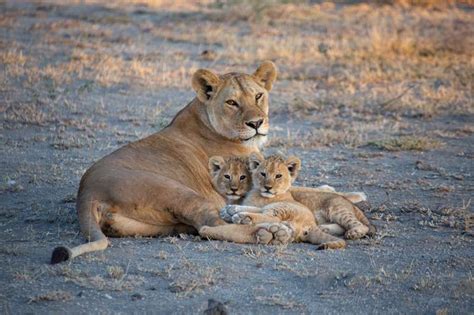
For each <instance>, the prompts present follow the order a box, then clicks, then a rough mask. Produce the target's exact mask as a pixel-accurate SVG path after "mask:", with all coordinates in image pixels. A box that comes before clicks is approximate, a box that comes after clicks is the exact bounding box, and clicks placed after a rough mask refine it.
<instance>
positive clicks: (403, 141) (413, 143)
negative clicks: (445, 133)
mask: <svg viewBox="0 0 474 315" xmlns="http://www.w3.org/2000/svg"><path fill="white" fill-rule="evenodd" d="M369 145H373V146H375V147H377V148H379V149H382V150H387V151H427V150H432V149H437V148H440V147H441V146H442V145H443V143H442V142H441V141H439V140H435V139H431V138H427V137H414V136H405V137H400V138H393V139H387V140H380V141H372V142H369Z"/></svg>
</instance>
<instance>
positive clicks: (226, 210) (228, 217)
mask: <svg viewBox="0 0 474 315" xmlns="http://www.w3.org/2000/svg"><path fill="white" fill-rule="evenodd" d="M238 207H239V206H238V205H227V206H225V207H223V208H222V209H221V211H220V216H221V219H222V220H224V221H226V222H229V223H231V222H232V216H233V215H234V214H236V213H237V212H238V211H237V208H238Z"/></svg>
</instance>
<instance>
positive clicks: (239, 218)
mask: <svg viewBox="0 0 474 315" xmlns="http://www.w3.org/2000/svg"><path fill="white" fill-rule="evenodd" d="M232 223H235V224H246V225H250V224H252V223H253V220H252V218H251V217H250V216H249V215H248V214H247V213H246V212H239V213H236V214H234V215H233V216H232Z"/></svg>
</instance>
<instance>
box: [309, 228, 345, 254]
mask: <svg viewBox="0 0 474 315" xmlns="http://www.w3.org/2000/svg"><path fill="white" fill-rule="evenodd" d="M303 240H304V241H306V242H309V243H311V244H316V245H319V246H318V249H340V248H346V241H344V240H343V239H340V238H338V237H335V236H332V235H331V234H328V233H325V232H323V231H321V229H320V228H319V226H316V227H314V228H312V229H311V230H309V231H308V234H306V235H305V236H303Z"/></svg>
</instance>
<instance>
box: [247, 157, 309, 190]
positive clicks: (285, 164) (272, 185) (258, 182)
mask: <svg viewBox="0 0 474 315" xmlns="http://www.w3.org/2000/svg"><path fill="white" fill-rule="evenodd" d="M248 164H249V169H250V171H251V172H252V183H253V189H258V190H259V191H260V195H261V196H262V197H265V198H273V197H275V196H276V195H279V194H283V193H285V192H287V191H288V189H290V187H291V184H292V183H293V182H294V181H295V179H296V177H297V176H298V172H299V170H300V168H301V161H300V159H298V158H297V157H295V156H290V157H289V158H287V159H285V158H283V157H282V156H280V155H271V156H269V157H267V158H266V159H262V158H261V157H260V156H259V155H258V154H252V155H250V157H249V163H248Z"/></svg>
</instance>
